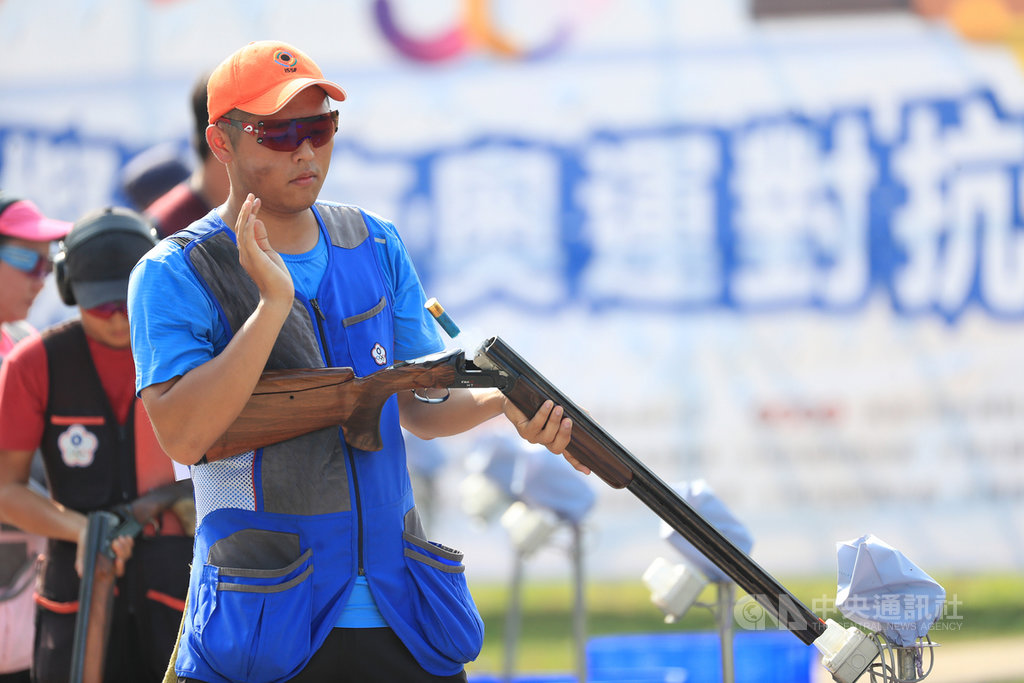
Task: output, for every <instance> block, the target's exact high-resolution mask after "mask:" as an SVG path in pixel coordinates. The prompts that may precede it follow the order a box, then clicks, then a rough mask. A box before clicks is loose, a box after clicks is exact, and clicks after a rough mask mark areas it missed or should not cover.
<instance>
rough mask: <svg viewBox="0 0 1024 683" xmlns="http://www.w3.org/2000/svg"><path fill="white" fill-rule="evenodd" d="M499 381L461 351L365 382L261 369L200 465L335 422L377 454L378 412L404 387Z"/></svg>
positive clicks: (338, 372)
mask: <svg viewBox="0 0 1024 683" xmlns="http://www.w3.org/2000/svg"><path fill="white" fill-rule="evenodd" d="M505 381H506V380H505V378H504V377H503V376H502V375H501V374H500V373H498V372H493V371H490V370H483V369H480V368H478V367H476V366H475V365H473V363H471V362H468V361H467V360H466V354H465V352H463V351H462V350H455V351H448V352H442V353H439V354H434V355H431V356H426V357H424V358H422V359H419V360H415V361H402V362H400V363H395V364H394V365H392V366H390V367H387V368H384V369H383V370H380V371H378V372H375V373H373V374H371V375H367V376H366V377H356V376H355V372H354V371H353V370H352V368H319V369H297V370H268V371H267V372H264V373H263V375H262V376H261V377H260V381H259V382H258V383H257V384H256V388H255V389H254V390H253V394H252V397H251V398H250V399H249V401H248V403H246V405H245V408H243V409H242V412H241V414H240V415H239V416H238V417H237V418H236V419H235V421H234V423H233V424H232V425H231V426H230V427H229V428H228V430H227V431H226V432H224V434H222V435H221V437H220V438H219V439H217V441H216V442H215V443H214V444H213V446H212V447H210V449H209V450H208V451H207V452H206V455H205V459H206V462H213V461H215V460H220V459H222V458H226V457H228V456H231V455H236V454H238V453H245V452H246V451H250V450H253V449H255V448H262V447H264V446H272V445H273V444H275V443H279V442H281V441H284V440H286V439H291V438H295V437H297V436H302V435H303V434H308V433H309V432H313V431H316V430H318V429H324V428H327V427H331V426H338V425H341V428H342V432H343V433H344V435H345V441H347V442H348V443H349V445H351V446H354V447H356V448H358V449H360V450H364V451H379V450H380V449H381V447H382V443H381V436H380V412H381V410H382V409H383V407H384V403H385V402H386V401H387V400H388V399H389V398H391V395H392V394H394V393H396V392H399V391H404V390H415V389H442V388H445V389H448V388H473V387H492V388H493V387H496V388H498V389H500V388H502V386H504V383H505Z"/></svg>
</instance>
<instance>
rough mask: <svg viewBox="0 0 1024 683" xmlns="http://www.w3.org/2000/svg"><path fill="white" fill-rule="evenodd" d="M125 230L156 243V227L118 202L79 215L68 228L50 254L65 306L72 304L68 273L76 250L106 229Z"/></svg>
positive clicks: (107, 230)
mask: <svg viewBox="0 0 1024 683" xmlns="http://www.w3.org/2000/svg"><path fill="white" fill-rule="evenodd" d="M114 232H119V233H125V234H126V235H135V236H140V237H143V238H145V239H146V240H148V241H149V242H150V244H153V245H155V244H157V242H159V238H158V237H157V232H156V228H154V227H153V225H152V224H150V223H149V221H147V220H146V219H145V218H143V217H142V216H141V215H140V214H138V213H136V212H135V211H132V210H131V209H126V208H122V207H118V206H108V207H106V208H104V209H100V210H99V211H94V212H92V213H90V214H88V215H86V216H83V217H82V218H81V219H79V220H78V221H77V222H76V223H75V224H74V225H73V226H72V227H71V231H70V232H68V234H67V235H66V236H65V237H64V239H62V240H61V241H60V243H59V245H58V251H57V254H56V255H55V256H54V258H53V275H54V278H55V279H56V281H57V293H58V294H60V299H61V301H63V302H64V303H65V304H67V305H68V306H74V305H75V304H76V303H77V302H76V301H75V295H74V292H72V291H71V275H70V273H69V272H68V268H69V264H70V263H71V262H72V260H73V259H74V254H75V250H76V249H78V248H80V247H81V246H82V245H83V244H85V243H86V242H88V241H90V240H92V239H93V238H95V237H98V236H100V235H107V234H109V233H114Z"/></svg>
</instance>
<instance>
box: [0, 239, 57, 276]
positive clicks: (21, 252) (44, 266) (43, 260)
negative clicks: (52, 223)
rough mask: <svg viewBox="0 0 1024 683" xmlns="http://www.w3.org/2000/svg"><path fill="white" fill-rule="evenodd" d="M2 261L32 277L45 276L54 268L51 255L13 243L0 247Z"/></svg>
mask: <svg viewBox="0 0 1024 683" xmlns="http://www.w3.org/2000/svg"><path fill="white" fill-rule="evenodd" d="M0 261H3V262H4V263H6V264H8V265H10V266H13V267H14V268H17V269H18V270H20V271H21V272H23V273H25V274H26V275H30V276H32V277H45V276H46V274H47V273H49V272H50V271H51V270H52V269H53V261H51V260H50V257H49V256H44V255H43V254H40V253H39V252H38V251H33V250H32V249H26V248H25V247H17V246H15V245H13V244H8V245H5V246H2V247H0Z"/></svg>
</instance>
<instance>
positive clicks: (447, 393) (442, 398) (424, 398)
mask: <svg viewBox="0 0 1024 683" xmlns="http://www.w3.org/2000/svg"><path fill="white" fill-rule="evenodd" d="M412 395H413V396H415V397H416V399H417V400H420V401H423V402H424V403H430V404H437V403H444V402H445V401H447V400H448V398H449V397H450V396H451V395H452V392H451V390H450V389H448V388H445V390H444V396H438V397H436V398H433V397H430V396H424V395H423V394H421V393H419V389H413V390H412Z"/></svg>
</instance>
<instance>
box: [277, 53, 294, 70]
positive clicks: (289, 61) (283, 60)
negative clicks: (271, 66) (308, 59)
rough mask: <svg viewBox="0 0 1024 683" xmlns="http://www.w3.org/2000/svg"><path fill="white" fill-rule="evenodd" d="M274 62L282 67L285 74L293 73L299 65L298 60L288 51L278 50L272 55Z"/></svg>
mask: <svg viewBox="0 0 1024 683" xmlns="http://www.w3.org/2000/svg"><path fill="white" fill-rule="evenodd" d="M274 61H275V62H277V63H278V64H280V65H281V66H283V67H284V70H285V72H289V73H290V72H292V71H295V67H297V66H298V65H299V58H298V57H296V56H295V55H293V54H292V53H291V52H289V51H288V50H278V51H277V52H275V53H274Z"/></svg>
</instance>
